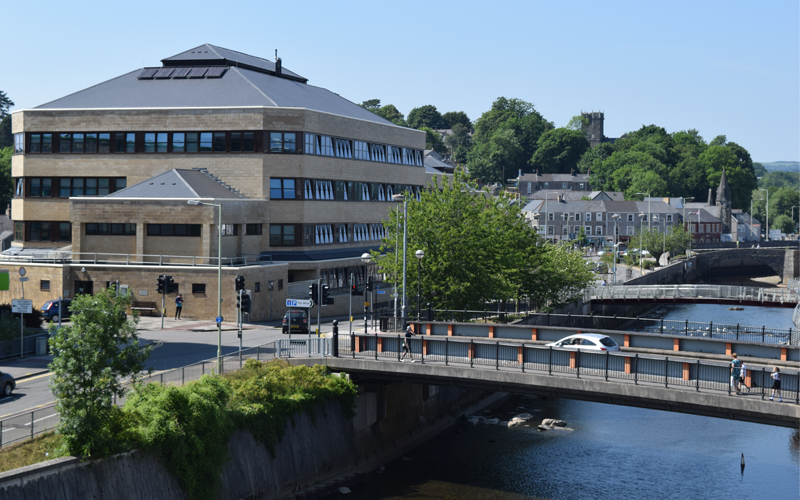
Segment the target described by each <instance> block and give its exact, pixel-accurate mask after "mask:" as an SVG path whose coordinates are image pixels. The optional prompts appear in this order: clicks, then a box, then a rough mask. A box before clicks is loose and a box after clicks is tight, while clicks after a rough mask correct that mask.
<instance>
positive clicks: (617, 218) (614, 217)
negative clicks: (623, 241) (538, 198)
mask: <svg viewBox="0 0 800 500" xmlns="http://www.w3.org/2000/svg"><path fill="white" fill-rule="evenodd" d="M611 218H612V219H614V284H615V285H616V284H617V252H618V251H619V243H618V241H617V240H618V239H619V233H618V231H617V227H618V226H617V223H618V222H619V214H614V215H612V216H611Z"/></svg>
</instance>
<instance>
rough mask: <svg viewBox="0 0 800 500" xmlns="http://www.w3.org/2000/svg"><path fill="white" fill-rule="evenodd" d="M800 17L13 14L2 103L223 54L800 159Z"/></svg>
mask: <svg viewBox="0 0 800 500" xmlns="http://www.w3.org/2000/svg"><path fill="white" fill-rule="evenodd" d="M799 4H800V2H798V1H797V0H771V1H769V2H752V1H749V2H745V1H730V0H727V1H711V0H701V1H697V0H694V1H673V2H642V1H611V0H604V1H602V2H597V1H562V2H553V1H552V0H547V1H540V0H528V1H503V0H494V1H492V2H485V1H483V2H478V1H475V2H470V1H466V0H465V1H458V2H449V1H439V2H430V1H412V0H404V1H402V2H396V1H395V2H388V1H383V2H376V1H374V0H373V1H365V2H348V1H346V0H340V1H337V2H317V1H306V2H288V1H283V2H274V1H263V0H262V1H259V2H248V1H239V2H234V3H231V4H228V3H225V2H219V1H215V2H211V1H204V0H195V1H192V2H185V1H171V2H166V1H164V0H160V1H148V0H140V1H138V2H134V3H130V2H121V3H116V2H105V1H104V2H96V1H91V0H90V1H83V2H55V1H53V0H43V1H40V2H36V3H31V2H6V3H5V4H4V6H3V17H4V18H5V19H6V20H7V21H10V22H5V23H3V24H4V28H3V34H4V39H5V40H6V41H7V42H6V43H9V42H10V44H11V49H12V50H11V51H10V53H9V54H8V55H7V56H6V57H7V58H6V63H5V64H4V65H3V69H2V70H0V90H3V91H5V92H6V94H7V95H8V96H9V97H10V98H11V99H12V100H13V101H14V102H15V104H16V105H15V106H14V107H13V108H12V111H13V110H19V109H27V108H32V107H35V106H38V105H40V104H43V103H46V102H48V101H51V100H53V99H56V98H59V97H62V96H64V95H67V94H70V93H72V92H75V91H78V90H81V89H84V88H87V87H90V86H92V85H94V84H97V83H100V82H102V81H105V80H108V79H110V78H114V77H116V76H119V75H121V74H124V73H127V72H129V71H132V70H135V69H137V68H141V67H143V66H159V65H160V60H161V59H163V58H166V57H169V56H172V55H175V54H177V53H180V52H183V51H185V50H187V49H191V48H193V47H196V46H198V45H201V44H203V43H210V44H213V45H218V46H221V47H225V48H228V49H232V50H237V51H240V52H244V53H247V54H251V55H256V56H260V57H264V58H267V59H273V58H274V53H275V50H276V49H277V50H278V55H279V56H280V57H281V58H282V60H283V66H284V67H285V68H288V69H290V70H292V71H294V72H295V73H298V74H300V75H303V76H304V77H306V78H308V79H309V84H311V85H316V86H320V87H324V88H327V89H329V90H331V91H333V92H336V93H337V94H339V95H341V96H343V97H345V98H347V99H349V100H351V101H353V102H356V103H360V102H362V101H365V100H368V99H380V100H381V104H394V105H395V106H396V107H397V108H398V109H399V110H400V111H401V112H402V113H404V114H406V115H407V114H408V112H409V111H410V110H411V109H413V108H414V107H418V106H422V105H425V104H433V105H434V106H436V107H437V109H438V110H439V111H440V112H442V113H444V112H447V111H464V112H466V113H467V115H468V116H469V117H470V119H472V120H476V119H478V118H479V117H480V115H481V114H482V113H483V112H485V111H487V110H488V109H490V107H491V105H492V102H493V101H494V100H495V99H496V98H498V97H501V96H503V97H508V98H512V97H513V98H519V99H523V100H526V101H529V102H531V103H533V104H534V105H535V106H536V109H537V110H538V111H539V112H540V113H542V115H543V116H544V117H545V118H546V119H547V120H549V121H552V122H554V123H555V125H556V126H564V125H566V124H567V122H568V121H569V119H570V118H571V117H572V116H574V115H577V114H579V113H580V112H581V111H603V112H604V113H605V135H606V136H607V137H619V136H620V135H622V134H624V133H626V132H630V131H633V130H636V129H638V128H640V127H641V126H642V125H649V124H655V125H659V126H661V127H664V128H665V129H666V130H667V131H668V132H675V131H679V130H688V129H697V130H698V131H699V132H700V134H701V135H702V136H703V137H704V138H705V139H706V141H710V140H711V139H713V138H714V137H716V136H717V135H726V136H727V138H728V140H729V141H734V142H736V143H738V144H740V145H741V146H743V147H745V148H746V149H747V150H748V151H749V152H750V154H751V156H752V158H753V160H754V161H760V162H771V161H798V160H800V148H799V143H800V7H799V6H798V5H799Z"/></svg>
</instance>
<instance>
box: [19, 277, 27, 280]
mask: <svg viewBox="0 0 800 500" xmlns="http://www.w3.org/2000/svg"><path fill="white" fill-rule="evenodd" d="M19 280H20V281H28V278H27V277H25V278H20V279H19Z"/></svg>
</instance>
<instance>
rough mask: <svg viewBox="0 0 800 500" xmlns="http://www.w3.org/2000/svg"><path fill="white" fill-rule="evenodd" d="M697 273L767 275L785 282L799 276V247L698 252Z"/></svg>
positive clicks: (701, 274)
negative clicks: (777, 277) (775, 276)
mask: <svg viewBox="0 0 800 500" xmlns="http://www.w3.org/2000/svg"><path fill="white" fill-rule="evenodd" d="M695 256H696V259H697V268H698V269H697V271H698V273H699V274H700V276H708V275H709V274H712V273H713V274H716V275H718V276H726V275H727V276H770V275H777V276H780V277H781V278H782V279H783V282H784V283H786V282H788V281H789V280H790V279H791V278H797V277H798V276H800V250H797V249H786V248H732V249H727V250H717V251H713V252H698V253H696V254H695Z"/></svg>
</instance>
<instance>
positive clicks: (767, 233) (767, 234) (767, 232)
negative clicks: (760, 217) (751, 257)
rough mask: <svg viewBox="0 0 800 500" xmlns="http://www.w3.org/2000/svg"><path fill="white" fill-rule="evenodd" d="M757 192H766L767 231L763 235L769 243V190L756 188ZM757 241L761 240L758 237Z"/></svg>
mask: <svg viewBox="0 0 800 500" xmlns="http://www.w3.org/2000/svg"><path fill="white" fill-rule="evenodd" d="M758 190H759V191H766V192H767V231H766V233H765V234H766V236H767V241H769V189H764V188H758ZM759 239H761V237H760V235H759Z"/></svg>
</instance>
